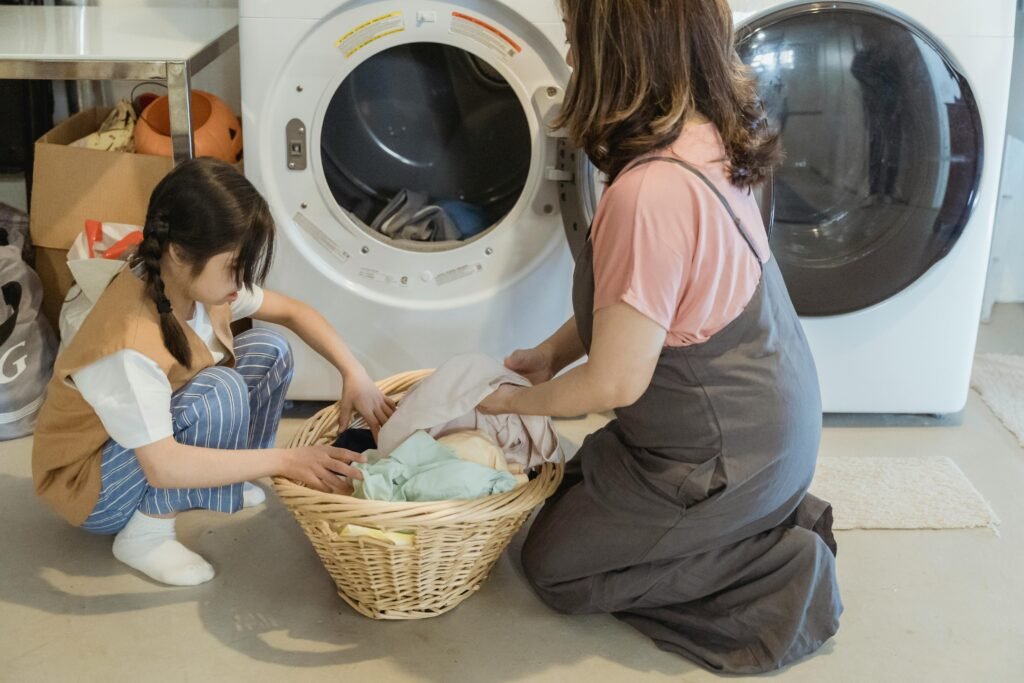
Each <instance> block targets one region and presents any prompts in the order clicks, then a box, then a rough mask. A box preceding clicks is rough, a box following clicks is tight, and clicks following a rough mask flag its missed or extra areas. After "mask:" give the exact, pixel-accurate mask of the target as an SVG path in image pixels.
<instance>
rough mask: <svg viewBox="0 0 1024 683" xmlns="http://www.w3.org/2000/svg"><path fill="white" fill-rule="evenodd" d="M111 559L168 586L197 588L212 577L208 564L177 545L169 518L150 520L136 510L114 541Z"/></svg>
mask: <svg viewBox="0 0 1024 683" xmlns="http://www.w3.org/2000/svg"><path fill="white" fill-rule="evenodd" d="M114 557H116V558H117V559H119V560H120V561H121V562H124V563H125V564H126V565H128V566H129V567H131V568H132V569H135V570H137V571H140V572H142V573H143V574H145V575H146V576H148V577H149V578H151V579H153V580H154V581H159V582H160V583H166V584H168V585H171V586H197V585H199V584H201V583H206V582H207V581H209V580H210V579H212V578H213V576H214V571H213V567H212V566H211V565H210V563H209V562H207V561H206V560H204V559H203V558H202V557H200V556H199V555H197V554H195V553H194V552H192V551H191V550H189V549H188V548H186V547H185V546H183V545H182V544H181V543H178V539H177V537H176V536H175V535H174V518H173V517H172V518H169V519H164V518H160V517H150V516H148V515H144V514H143V513H141V512H139V511H138V510H136V511H135V514H133V515H132V518H131V519H130V520H128V524H127V525H126V526H125V528H124V529H121V531H120V532H119V533H118V534H117V536H115V537H114Z"/></svg>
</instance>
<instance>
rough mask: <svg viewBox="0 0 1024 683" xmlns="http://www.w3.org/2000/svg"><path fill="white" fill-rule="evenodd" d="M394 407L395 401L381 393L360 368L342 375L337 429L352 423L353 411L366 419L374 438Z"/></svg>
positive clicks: (342, 429) (341, 429)
mask: <svg viewBox="0 0 1024 683" xmlns="http://www.w3.org/2000/svg"><path fill="white" fill-rule="evenodd" d="M395 407H396V406H395V402H394V401H392V400H391V399H390V398H388V397H387V396H385V395H384V394H382V393H381V391H380V389H378V388H377V385H376V384H374V383H373V380H371V379H370V376H369V375H367V374H366V372H365V371H364V370H362V369H361V368H360V370H359V371H358V372H356V373H352V374H349V375H347V376H345V377H344V380H343V385H342V392H341V401H340V410H339V413H338V429H339V431H342V432H343V431H345V430H346V429H348V428H349V425H350V424H352V414H353V412H357V413H359V414H360V415H362V416H363V419H364V420H366V424H367V425H369V427H370V431H372V432H373V438H374V439H376V438H377V435H378V434H379V433H380V428H381V427H383V426H384V423H385V422H387V421H388V419H389V418H390V417H391V416H392V415H393V414H394V412H395Z"/></svg>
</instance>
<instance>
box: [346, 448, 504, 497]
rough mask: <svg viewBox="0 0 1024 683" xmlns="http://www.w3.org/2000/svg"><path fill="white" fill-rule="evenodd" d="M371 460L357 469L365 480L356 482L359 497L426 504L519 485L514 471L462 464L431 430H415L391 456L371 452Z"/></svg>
mask: <svg viewBox="0 0 1024 683" xmlns="http://www.w3.org/2000/svg"><path fill="white" fill-rule="evenodd" d="M364 455H365V456H366V457H367V458H368V459H369V462H367V463H365V464H363V463H356V464H355V465H354V466H355V467H356V468H358V469H359V470H360V471H361V472H362V473H363V479H362V480H359V479H354V480H353V481H352V483H353V485H354V487H355V496H356V498H365V499H367V500H384V501H410V502H422V501H429V500H467V499H472V498H480V497H482V496H489V495H491V494H494V493H505V492H507V491H511V490H512V489H514V488H515V487H516V478H515V477H514V476H512V475H511V474H509V473H508V472H501V471H499V470H495V469H492V468H490V467H484V466H483V465H479V464H477V463H475V462H466V461H465V460H459V458H458V457H457V456H456V455H455V453H454V451H452V449H450V448H448V447H447V446H444V445H442V444H439V443H438V442H437V441H435V440H434V438H433V437H432V436H430V435H429V434H427V433H426V432H415V433H414V434H413V435H412V436H410V437H409V438H408V439H406V440H405V441H404V442H403V443H402V445H401V446H399V447H398V448H396V449H395V451H394V452H393V453H392V454H391V457H390V458H385V457H382V456H381V454H380V453H379V452H378V451H366V453H364Z"/></svg>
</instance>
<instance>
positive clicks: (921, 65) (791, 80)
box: [737, 2, 983, 316]
mask: <svg viewBox="0 0 1024 683" xmlns="http://www.w3.org/2000/svg"><path fill="white" fill-rule="evenodd" d="M737 49H738V51H739V54H740V57H741V59H743V61H744V62H745V63H746V64H747V65H749V66H750V67H751V68H752V69H753V70H754V72H755V74H756V76H757V79H758V82H759V87H760V92H761V97H762V100H763V102H764V104H765V108H766V109H767V112H768V115H769V119H770V121H771V124H772V125H773V126H775V127H776V128H777V129H778V130H779V131H780V133H781V136H782V141H783V146H784V148H785V153H786V158H785V162H784V164H783V166H782V167H781V168H780V169H778V171H777V172H776V174H775V224H774V230H773V233H772V250H773V253H774V255H775V257H776V258H777V259H778V262H779V266H780V267H781V269H782V271H783V275H784V277H785V279H786V284H787V286H788V288H789V291H790V295H791V296H792V298H793V302H794V304H795V305H796V308H797V311H798V312H799V313H800V314H801V315H804V316H827V315H838V314H842V313H849V312H852V311H857V310H861V309H864V308H867V307H869V306H873V305H875V304H878V303H880V302H882V301H885V300H886V299H889V298H891V297H892V296H894V295H896V294H898V293H899V292H901V291H902V290H903V289H905V288H906V287H907V286H909V285H910V284H912V283H913V282H914V281H915V280H917V279H918V278H920V277H921V276H922V275H923V274H924V273H925V272H926V271H927V270H928V269H929V268H931V266H933V265H934V264H935V263H936V262H938V261H939V260H940V259H942V258H943V257H944V256H945V255H946V254H948V253H949V251H950V250H951V249H952V248H953V246H954V244H955V243H956V241H957V239H958V238H959V237H960V235H961V234H962V232H963V231H964V228H965V227H966V225H967V222H968V220H969V219H970V216H971V212H972V209H973V206H974V201H975V197H976V195H977V191H978V185H979V182H980V179H981V169H982V161H983V159H982V153H983V137H982V127H981V118H980V115H979V113H978V107H977V103H976V102H975V99H974V96H973V94H972V92H971V88H970V85H969V84H968V83H967V80H966V78H965V77H964V76H963V74H962V73H961V72H960V70H959V69H958V67H957V66H956V63H955V62H954V60H953V59H952V58H951V57H950V56H949V55H948V54H946V53H945V52H944V51H943V49H942V47H941V46H940V45H939V44H938V42H937V41H935V40H934V39H933V38H932V37H931V36H930V35H929V34H927V33H926V32H925V31H924V30H923V29H921V28H919V27H917V26H915V25H913V24H911V23H909V22H908V21H906V20H904V19H901V18H899V17H897V16H895V15H893V14H891V13H887V12H885V11H884V10H883V9H881V8H871V7H866V6H862V5H854V4H851V3H842V2H839V3H829V4H828V5H827V6H823V5H803V6H796V7H791V8H787V9H784V10H780V11H778V12H774V13H771V14H769V15H766V16H764V17H762V18H760V19H756V20H754V22H753V23H752V24H748V25H746V26H744V27H742V28H741V29H740V31H739V33H738V36H737Z"/></svg>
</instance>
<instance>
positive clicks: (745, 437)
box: [482, 0, 842, 673]
mask: <svg viewBox="0 0 1024 683" xmlns="http://www.w3.org/2000/svg"><path fill="white" fill-rule="evenodd" d="M562 5H563V10H564V14H565V20H566V27H567V34H568V38H569V44H570V52H569V58H568V61H569V64H570V66H572V67H574V73H573V76H572V79H571V82H570V84H569V88H568V93H567V97H566V102H565V106H564V108H563V111H562V115H561V119H560V120H559V121H558V122H557V124H556V125H558V126H559V127H564V128H565V129H566V130H567V131H568V133H569V136H570V138H571V139H572V140H574V142H575V143H576V144H577V145H578V146H579V147H581V148H582V149H584V150H585V151H586V152H587V154H588V155H589V156H590V158H591V159H592V160H593V161H594V163H595V164H596V165H597V166H598V167H599V168H600V169H601V170H603V171H605V172H606V173H607V174H608V175H609V177H610V179H611V182H610V186H609V187H608V189H607V191H606V192H605V194H604V196H603V197H602V199H601V204H600V206H599V208H598V211H597V215H596V217H595V219H594V224H593V226H592V230H591V236H590V239H589V240H588V244H587V247H586V249H585V250H584V252H583V254H582V255H581V257H580V259H579V261H578V262H577V264H576V276H575V283H574V295H573V299H574V308H575V313H576V316H575V318H574V319H572V320H570V321H569V322H567V323H566V324H565V325H564V326H563V327H562V328H561V329H560V330H558V331H557V332H556V333H555V334H554V335H553V336H552V337H551V338H550V339H548V340H547V341H546V342H545V343H543V344H541V345H540V346H538V347H537V348H534V349H530V350H525V351H517V352H516V353H514V354H513V355H512V356H511V357H510V358H509V359H508V360H507V364H508V366H509V367H510V368H511V369H513V370H516V371H518V372H520V373H522V374H524V375H526V376H528V377H529V378H531V379H532V380H533V381H534V382H535V386H534V387H533V388H526V389H522V388H512V387H502V388H499V390H498V391H497V392H495V393H494V394H493V395H492V396H490V397H489V398H488V399H487V400H486V401H485V402H484V403H483V404H482V409H483V410H485V411H489V412H492V413H505V412H513V413H521V414H529V415H551V416H569V415H579V414H581V413H588V412H601V411H605V410H610V409H614V410H615V415H616V418H617V419H616V420H614V421H613V422H612V423H611V424H609V425H608V426H607V427H606V428H604V429H602V430H600V431H599V432H597V433H596V434H593V435H591V436H590V437H589V438H587V439H586V440H585V441H584V443H583V446H582V448H581V449H580V451H579V453H578V455H577V456H576V457H575V459H574V460H573V461H572V462H570V463H569V465H568V468H567V472H566V477H565V480H564V483H563V485H562V487H561V488H560V490H559V491H558V492H557V493H556V494H555V495H554V496H553V497H552V498H551V499H550V500H549V501H548V503H547V505H546V506H545V507H544V509H543V510H542V511H541V513H540V515H539V516H538V518H537V520H536V522H535V523H534V525H533V527H532V529H531V530H530V534H529V536H528V538H527V540H526V542H525V545H524V547H523V564H524V567H525V570H526V574H527V577H528V578H529V580H530V582H531V583H532V584H533V586H534V588H535V589H536V591H537V593H538V594H539V595H540V596H541V598H542V599H543V600H544V601H546V602H547V603H548V604H549V605H551V606H552V607H554V608H555V609H558V610H561V611H564V612H569V613H594V612H606V613H611V614H614V615H615V616H617V617H618V618H620V619H622V620H623V621H625V622H627V623H629V624H631V625H632V626H634V627H636V628H637V629H639V630H640V631H642V632H643V633H645V634H647V635H648V636H650V637H651V638H652V639H653V640H654V641H655V642H656V643H657V644H658V646H659V647H662V648H664V649H667V650H670V651H673V652H677V653H679V654H681V655H683V656H685V657H687V658H689V659H692V660H694V661H696V662H698V663H700V664H703V665H704V666H707V667H709V668H711V669H715V670H718V671H723V672H728V673H754V672H762V671H768V670H771V669H775V668H778V667H781V666H783V665H785V664H787V663H789V662H792V661H794V660H796V659H798V658H800V657H802V656H803V655H806V654H808V653H810V652H813V651H814V650H816V649H817V648H818V647H819V646H820V645H821V644H822V643H824V642H825V641H826V640H827V639H828V638H830V637H831V636H832V635H833V634H834V633H835V632H836V629H837V628H838V623H839V622H838V620H839V615H840V613H841V611H842V605H841V603H840V599H839V591H838V587H837V586H836V578H835V562H834V557H833V554H834V552H835V545H834V542H833V540H832V536H831V532H830V528H831V513H830V509H829V507H828V505H827V504H826V503H824V502H822V501H820V500H817V499H815V498H813V497H812V496H810V495H807V487H808V485H809V484H810V482H811V478H812V476H813V474H814V467H815V461H816V458H817V453H818V443H819V437H820V433H821V404H820V398H819V390H818V380H817V374H816V372H815V367H814V362H813V360H812V358H811V354H810V350H809V348H808V346H807V342H806V340H805V338H804V335H803V332H802V330H801V327H800V322H799V320H798V318H797V315H796V312H795V311H794V310H793V306H792V303H791V302H790V299H789V295H788V293H787V291H786V288H785V285H784V283H783V281H782V276H781V273H780V271H779V268H778V266H777V264H776V263H775V261H774V260H772V258H771V253H770V251H769V248H768V239H767V235H766V233H765V229H764V225H763V224H762V222H761V218H760V214H759V212H758V208H757V205H756V202H755V200H754V198H753V196H752V194H751V192H750V188H752V187H753V186H755V185H757V184H758V183H760V182H762V181H763V180H764V179H765V178H766V176H767V174H768V173H769V171H770V169H771V167H772V166H773V165H774V164H775V163H776V162H777V161H778V159H779V157H780V151H779V143H778V140H777V137H776V136H775V135H773V134H772V133H771V132H770V131H768V130H767V128H766V125H765V121H764V120H763V118H762V113H761V109H760V107H759V105H758V101H757V97H756V89H755V84H754V82H753V81H752V79H751V77H750V75H749V73H748V72H747V71H746V69H744V68H743V66H742V64H741V63H740V61H739V59H738V57H737V56H736V53H735V51H734V49H733V42H732V19H731V14H730V10H729V6H728V4H727V3H726V0H563V2H562ZM585 354H587V355H588V358H587V362H586V363H585V364H582V365H580V366H578V367H576V368H574V369H572V370H571V371H569V372H567V373H565V374H564V375H562V376H560V377H558V378H556V379H551V378H552V377H553V376H554V375H556V374H557V373H558V372H559V371H561V370H562V369H563V368H565V367H567V366H568V365H570V364H572V363H574V362H575V361H577V360H578V359H580V358H581V357H583V356H584V355H585Z"/></svg>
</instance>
